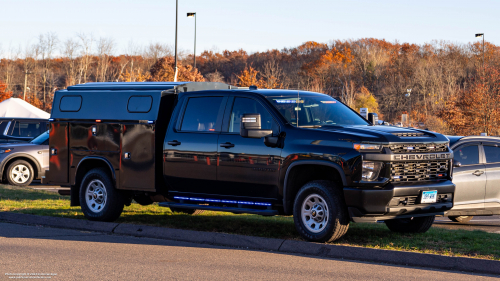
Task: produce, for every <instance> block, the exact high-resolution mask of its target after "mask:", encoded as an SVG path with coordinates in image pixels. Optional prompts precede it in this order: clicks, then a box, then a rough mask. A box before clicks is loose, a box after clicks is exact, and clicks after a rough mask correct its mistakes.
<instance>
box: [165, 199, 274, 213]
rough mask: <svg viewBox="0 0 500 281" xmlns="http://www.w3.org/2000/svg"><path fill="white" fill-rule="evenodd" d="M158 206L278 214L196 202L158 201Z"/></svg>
mask: <svg viewBox="0 0 500 281" xmlns="http://www.w3.org/2000/svg"><path fill="white" fill-rule="evenodd" d="M158 205H159V206H160V207H174V208H182V209H196V210H209V211H219V212H231V213H237V214H255V215H262V216H276V215H278V211H277V210H271V209H266V210H259V209H249V208H237V207H219V206H208V205H197V204H184V203H176V202H161V203H158Z"/></svg>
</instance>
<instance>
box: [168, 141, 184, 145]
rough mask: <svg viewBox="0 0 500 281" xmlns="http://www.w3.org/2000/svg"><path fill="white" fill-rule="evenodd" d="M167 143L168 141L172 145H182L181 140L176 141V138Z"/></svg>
mask: <svg viewBox="0 0 500 281" xmlns="http://www.w3.org/2000/svg"><path fill="white" fill-rule="evenodd" d="M167 143H168V145H171V146H176V145H181V142H180V141H176V140H173V141H169V142H167Z"/></svg>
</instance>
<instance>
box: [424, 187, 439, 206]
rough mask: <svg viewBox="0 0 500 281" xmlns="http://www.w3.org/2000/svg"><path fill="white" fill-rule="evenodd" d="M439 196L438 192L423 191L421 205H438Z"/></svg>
mask: <svg viewBox="0 0 500 281" xmlns="http://www.w3.org/2000/svg"><path fill="white" fill-rule="evenodd" d="M437 195H438V192H437V190H430V191H422V200H420V203H436V199H437Z"/></svg>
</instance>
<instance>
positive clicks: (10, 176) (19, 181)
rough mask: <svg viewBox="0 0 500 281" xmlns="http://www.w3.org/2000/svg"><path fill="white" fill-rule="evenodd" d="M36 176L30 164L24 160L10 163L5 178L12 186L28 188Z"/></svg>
mask: <svg viewBox="0 0 500 281" xmlns="http://www.w3.org/2000/svg"><path fill="white" fill-rule="evenodd" d="M34 176H35V171H34V170H33V167H32V166H31V164H30V163H28V162H27V161H24V160H16V161H14V162H12V163H10V165H9V167H8V168H7V171H6V174H5V177H6V178H7V182H8V183H9V184H10V185H15V186H27V185H30V184H31V182H32V181H33V178H34Z"/></svg>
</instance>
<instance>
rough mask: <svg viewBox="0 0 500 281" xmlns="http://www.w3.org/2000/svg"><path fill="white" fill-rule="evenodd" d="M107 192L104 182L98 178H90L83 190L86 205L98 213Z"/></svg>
mask: <svg viewBox="0 0 500 281" xmlns="http://www.w3.org/2000/svg"><path fill="white" fill-rule="evenodd" d="M106 199H107V193H106V188H104V184H103V183H102V181H100V180H92V181H91V182H90V183H89V184H88V185H87V188H86V190H85V202H86V203H87V207H89V209H90V210H91V211H92V212H94V213H99V212H101V211H102V210H103V209H104V206H105V205H106Z"/></svg>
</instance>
